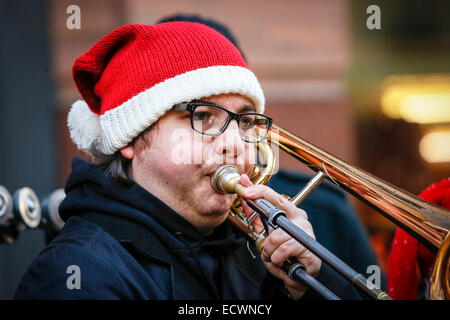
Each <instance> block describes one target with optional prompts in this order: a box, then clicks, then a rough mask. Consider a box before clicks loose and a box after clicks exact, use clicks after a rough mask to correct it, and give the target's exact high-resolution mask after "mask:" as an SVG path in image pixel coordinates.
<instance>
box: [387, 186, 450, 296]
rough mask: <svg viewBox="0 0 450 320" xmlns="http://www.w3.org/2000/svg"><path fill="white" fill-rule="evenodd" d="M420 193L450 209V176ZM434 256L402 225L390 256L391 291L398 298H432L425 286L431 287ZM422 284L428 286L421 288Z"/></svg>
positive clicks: (389, 281)
mask: <svg viewBox="0 0 450 320" xmlns="http://www.w3.org/2000/svg"><path fill="white" fill-rule="evenodd" d="M419 197H421V198H422V199H424V200H427V201H429V202H431V203H434V204H436V205H438V206H440V207H443V208H446V209H450V178H446V179H443V180H441V181H439V182H437V183H434V184H432V185H430V186H429V187H428V188H427V189H425V190H424V191H423V192H422V193H421V194H420V195H419ZM434 259H435V256H434V254H433V253H431V252H430V250H428V249H427V248H425V247H424V246H423V245H422V244H420V243H419V242H418V241H417V240H416V239H415V238H413V237H412V236H411V235H409V234H408V233H407V232H406V231H404V230H403V229H400V228H398V229H397V231H396V234H395V236H394V240H393V242H392V248H391V252H390V256H389V272H388V294H389V295H390V296H391V297H392V298H393V299H396V300H416V299H423V298H428V296H427V294H428V293H427V291H428V290H423V289H428V288H427V287H428V285H429V280H430V276H431V272H432V270H433V264H434ZM421 284H424V285H425V288H423V289H419V288H420V286H419V285H421Z"/></svg>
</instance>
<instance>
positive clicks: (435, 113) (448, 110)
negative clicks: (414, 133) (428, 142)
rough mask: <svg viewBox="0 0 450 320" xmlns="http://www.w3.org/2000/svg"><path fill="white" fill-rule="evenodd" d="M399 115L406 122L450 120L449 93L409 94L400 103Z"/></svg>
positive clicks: (440, 121)
mask: <svg viewBox="0 0 450 320" xmlns="http://www.w3.org/2000/svg"><path fill="white" fill-rule="evenodd" d="M400 115H401V117H402V118H403V119H404V120H406V121H408V122H417V123H442V122H450V93H448V94H410V95H408V96H406V97H405V98H404V99H403V101H402V103H401V105H400Z"/></svg>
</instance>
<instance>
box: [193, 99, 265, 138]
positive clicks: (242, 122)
mask: <svg viewBox="0 0 450 320" xmlns="http://www.w3.org/2000/svg"><path fill="white" fill-rule="evenodd" d="M228 117H229V114H228V112H226V111H225V110H223V109H220V108H217V107H213V106H197V107H196V108H195V110H194V112H193V115H192V124H193V126H194V129H195V130H196V131H199V132H202V133H203V134H207V135H218V134H220V133H221V132H222V131H223V130H224V127H225V126H226V125H227V122H228ZM238 125H239V133H240V136H241V138H242V139H243V140H245V141H248V142H259V141H261V140H262V139H263V138H264V137H265V135H266V133H267V130H268V126H269V120H268V119H267V118H266V117H264V116H260V115H257V114H249V115H242V116H241V117H240V119H239V124H238Z"/></svg>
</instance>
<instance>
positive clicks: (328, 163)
mask: <svg viewBox="0 0 450 320" xmlns="http://www.w3.org/2000/svg"><path fill="white" fill-rule="evenodd" d="M269 144H272V145H274V146H277V147H279V148H280V149H281V150H283V151H285V152H287V153H288V154H290V155H291V156H293V157H294V158H296V159H297V160H299V161H301V162H303V163H305V164H306V165H307V166H308V167H310V168H311V169H312V170H314V171H316V172H317V174H316V175H315V176H314V178H313V179H312V180H311V181H309V182H308V183H307V184H306V186H305V187H304V188H303V189H302V190H301V191H300V192H299V193H298V194H297V195H296V196H294V197H293V198H292V199H290V201H291V202H293V203H294V204H295V205H297V206H298V205H299V204H301V202H302V201H303V200H304V199H305V198H306V197H307V196H308V195H309V194H310V193H311V192H312V191H313V190H314V189H315V188H316V187H317V186H319V185H320V183H321V182H322V181H323V180H325V179H329V180H330V181H332V182H333V183H335V184H337V185H338V186H340V187H341V188H343V189H344V190H346V191H348V192H350V193H351V194H353V195H354V196H355V197H357V198H358V199H360V200H361V201H363V202H364V203H366V204H368V205H369V206H370V207H372V208H374V209H376V210H377V211H378V212H379V213H381V214H382V215H383V216H385V217H386V218H388V219H389V220H391V221H392V222H394V223H395V224H396V225H398V226H399V227H400V228H402V229H404V230H405V231H407V232H408V233H409V234H411V235H412V236H413V237H414V238H416V239H417V240H418V241H419V242H420V243H422V244H423V245H425V246H426V247H427V248H428V249H430V250H431V252H433V253H434V254H435V255H436V260H435V264H434V268H433V271H432V275H431V280H430V289H429V298H430V299H432V300H444V299H445V300H447V299H450V232H449V230H450V211H448V210H446V209H444V208H441V207H439V206H436V205H434V204H432V203H429V202H427V201H425V200H423V199H420V198H419V197H417V196H415V195H413V194H411V193H408V192H406V191H404V190H401V189H399V188H397V187H395V186H393V185H391V184H389V183H387V182H385V181H383V180H381V179H379V178H377V177H375V176H374V175H371V174H369V173H367V172H365V171H363V170H361V169H359V168H356V167H354V166H351V165H349V164H347V163H346V162H345V161H342V160H340V159H338V158H337V157H335V156H333V155H331V154H329V153H327V152H325V151H324V150H322V149H320V148H318V147H316V146H314V145H313V144H311V143H309V142H307V141H305V140H303V139H300V138H299V137H297V136H295V135H293V134H292V133H290V132H288V131H287V130H284V129H282V128H280V127H278V126H276V125H273V126H272V128H271V129H270V130H269V133H268V136H267V141H264V142H261V143H259V144H258V149H259V151H260V154H261V155H262V157H263V160H264V161H262V162H261V163H259V164H258V165H255V169H254V171H253V173H252V174H251V176H250V179H251V180H252V182H253V183H254V184H266V183H267V182H268V181H269V180H270V178H271V176H272V174H273V172H274V171H275V165H276V159H275V156H274V153H273V151H272V149H271V147H270V145H269ZM218 171H219V170H218ZM217 173H218V172H217ZM227 176H228V178H229V177H230V175H229V174H228V175H227V174H223V175H221V177H222V178H223V179H224V180H222V181H220V180H219V178H220V176H218V177H216V181H214V180H215V179H212V180H213V181H212V184H213V187H215V188H216V190H218V189H220V186H219V185H220V184H222V188H223V189H222V192H230V193H233V192H236V191H237V193H238V194H239V193H240V192H239V190H240V187H239V181H238V179H236V177H235V178H232V177H231V178H229V179H228V178H227ZM227 179H228V180H227ZM214 184H216V186H214ZM226 188H228V190H225V189H226ZM241 211H242V208H241V205H240V198H239V197H238V199H237V200H236V201H235V203H234V204H233V206H232V208H231V210H230V213H229V215H228V220H229V221H230V222H231V223H232V224H233V225H235V226H236V227H237V228H238V229H239V230H240V231H242V232H244V234H245V235H247V237H249V238H250V239H251V240H253V241H254V242H255V245H256V247H257V249H258V250H259V251H261V250H262V246H263V244H264V240H265V234H266V233H265V232H264V231H263V232H260V233H257V232H256V231H255V230H254V228H253V226H252V225H251V220H253V219H254V215H252V217H250V218H249V219H246V218H245V216H244V215H243V213H242V212H241ZM302 244H303V243H302ZM319 246H320V244H319ZM305 247H306V245H305ZM307 248H308V249H310V251H312V252H313V253H314V251H313V250H311V249H312V248H309V247H307ZM319 258H321V259H322V260H324V261H325V262H326V261H327V260H330V258H329V257H327V256H324V257H321V256H319ZM331 260H333V259H331ZM338 271H339V270H338ZM349 280H351V281H352V282H353V283H354V284H355V285H356V286H358V287H360V288H362V289H364V290H365V291H366V292H367V289H365V288H363V286H364V285H365V283H364V281H362V280H361V278H360V277H359V275H358V276H357V277H355V279H349ZM371 295H372V296H373V297H374V298H375V299H380V300H382V299H383V300H384V299H390V298H389V296H388V295H387V294H386V293H384V292H382V291H381V290H377V289H375V290H374V291H373V292H372V294H371Z"/></svg>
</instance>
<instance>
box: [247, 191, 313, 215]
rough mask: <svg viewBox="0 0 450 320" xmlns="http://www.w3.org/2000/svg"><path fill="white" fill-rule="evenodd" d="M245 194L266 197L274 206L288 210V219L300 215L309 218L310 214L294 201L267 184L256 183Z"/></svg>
mask: <svg viewBox="0 0 450 320" xmlns="http://www.w3.org/2000/svg"><path fill="white" fill-rule="evenodd" d="M243 196H244V197H245V198H248V199H258V198H264V199H266V200H267V201H269V202H270V203H272V204H273V205H274V206H276V207H278V208H279V209H281V210H283V211H284V212H286V215H287V217H288V219H292V218H294V217H296V216H298V215H301V216H303V218H305V219H308V215H307V214H306V212H305V211H304V210H302V209H299V208H297V207H296V206H295V205H294V204H293V203H291V202H290V201H289V200H287V199H286V198H285V197H284V196H282V195H281V194H279V193H277V192H275V191H274V190H273V189H271V188H269V187H268V186H265V185H255V186H249V187H247V188H245V190H244V191H243Z"/></svg>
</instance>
